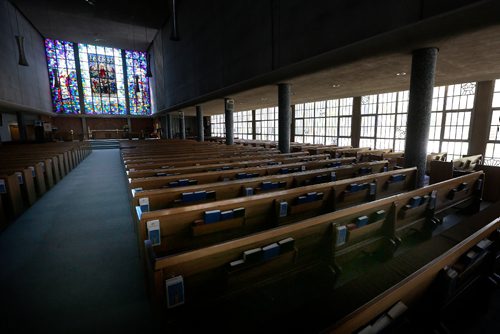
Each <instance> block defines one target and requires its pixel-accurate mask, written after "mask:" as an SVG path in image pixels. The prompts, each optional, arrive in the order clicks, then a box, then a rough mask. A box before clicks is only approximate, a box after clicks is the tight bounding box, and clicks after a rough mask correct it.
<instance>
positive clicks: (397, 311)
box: [387, 301, 408, 319]
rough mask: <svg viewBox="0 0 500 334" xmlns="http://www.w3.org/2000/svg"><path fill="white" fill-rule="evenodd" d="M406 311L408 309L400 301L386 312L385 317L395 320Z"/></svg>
mask: <svg viewBox="0 0 500 334" xmlns="http://www.w3.org/2000/svg"><path fill="white" fill-rule="evenodd" d="M407 309H408V307H407V306H406V305H405V304H404V303H403V302H402V301H399V302H397V303H396V305H394V306H393V307H391V309H390V310H389V311H388V312H387V315H388V316H389V317H391V318H392V319H396V318H397V317H399V316H400V315H401V314H403V313H405V312H406V310H407Z"/></svg>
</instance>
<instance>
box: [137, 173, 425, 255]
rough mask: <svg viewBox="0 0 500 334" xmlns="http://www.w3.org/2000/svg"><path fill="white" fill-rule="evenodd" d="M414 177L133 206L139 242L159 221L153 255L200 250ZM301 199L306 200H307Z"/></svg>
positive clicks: (405, 186)
mask: <svg viewBox="0 0 500 334" xmlns="http://www.w3.org/2000/svg"><path fill="white" fill-rule="evenodd" d="M415 175H416V169H415V168H408V169H403V170H398V171H389V172H384V173H378V174H372V175H365V176H361V177H357V178H352V179H347V180H341V181H335V182H328V183H321V184H316V185H310V186H305V187H299V188H293V189H288V190H282V191H276V192H272V193H263V194H260V195H254V196H249V197H240V198H233V199H228V200H222V201H216V202H210V203H203V204H196V205H191V206H186V207H178V208H170V209H164V210H158V211H151V212H142V210H141V208H140V207H138V208H136V209H137V215H138V217H139V226H138V227H137V231H138V236H139V243H140V244H142V243H143V241H144V240H146V239H147V226H148V222H150V221H153V220H158V221H159V225H160V233H161V244H160V245H158V246H156V247H155V251H156V252H158V253H166V254H172V253H176V252H179V251H181V250H186V249H193V248H199V247H204V246H206V245H210V244H214V243H215V242H220V241H221V240H227V239H228V238H233V237H237V236H241V235H246V234H249V233H254V232H257V231H260V230H263V229H268V228H272V227H275V226H278V225H282V224H289V223H292V222H296V221H300V220H302V219H304V218H308V217H312V216H315V215H318V214H321V213H325V212H331V211H334V210H339V209H342V208H346V207H350V206H353V205H357V204H360V203H363V202H366V201H372V200H375V199H376V198H380V197H386V196H389V195H392V194H395V193H399V192H402V191H406V190H410V189H413V188H414V187H415ZM396 179H397V181H392V180H396ZM354 187H356V188H357V190H356V191H355V189H354ZM308 194H311V195H308ZM319 194H321V195H319ZM313 195H314V198H312V196H313ZM302 196H306V197H307V196H311V199H309V197H307V198H302ZM301 198H302V200H301ZM239 208H242V209H243V213H242V215H241V216H239V217H238V218H236V217H235V218H234V219H229V220H226V221H220V222H217V223H211V224H210V223H208V221H207V222H205V221H204V219H206V218H204V217H206V215H205V216H204V214H205V212H207V211H211V210H220V211H222V212H224V211H228V210H229V211H230V210H235V209H239ZM235 215H236V214H235ZM198 222H199V223H198Z"/></svg>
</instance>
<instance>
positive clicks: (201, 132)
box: [196, 106, 205, 141]
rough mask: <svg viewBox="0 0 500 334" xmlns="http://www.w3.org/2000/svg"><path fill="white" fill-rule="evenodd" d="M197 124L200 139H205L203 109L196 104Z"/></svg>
mask: <svg viewBox="0 0 500 334" xmlns="http://www.w3.org/2000/svg"><path fill="white" fill-rule="evenodd" d="M196 124H197V126H198V141H205V129H204V128H203V109H202V108H201V106H196Z"/></svg>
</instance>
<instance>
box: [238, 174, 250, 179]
mask: <svg viewBox="0 0 500 334" xmlns="http://www.w3.org/2000/svg"><path fill="white" fill-rule="evenodd" d="M247 175H248V174H247V173H237V174H236V179H238V180H240V179H246V178H247Z"/></svg>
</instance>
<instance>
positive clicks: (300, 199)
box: [295, 196, 307, 205]
mask: <svg viewBox="0 0 500 334" xmlns="http://www.w3.org/2000/svg"><path fill="white" fill-rule="evenodd" d="M304 203H307V196H299V197H297V199H296V200H295V204H297V205H298V204H304Z"/></svg>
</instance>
